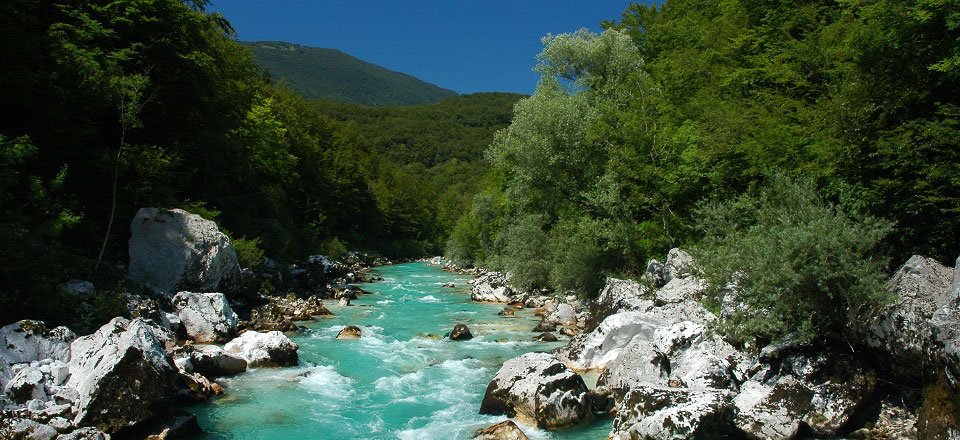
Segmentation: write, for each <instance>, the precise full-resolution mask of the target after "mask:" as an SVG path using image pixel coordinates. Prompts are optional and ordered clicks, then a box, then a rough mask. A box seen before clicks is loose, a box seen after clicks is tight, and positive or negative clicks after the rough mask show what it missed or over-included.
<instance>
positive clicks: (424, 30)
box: [208, 0, 630, 94]
mask: <svg viewBox="0 0 960 440" xmlns="http://www.w3.org/2000/svg"><path fill="white" fill-rule="evenodd" d="M629 3H630V2H629V1H627V0H549V1H547V0H407V1H402V0H353V1H347V0H273V1H271V0H213V2H212V4H211V5H210V6H209V8H208V10H209V11H215V12H220V13H221V14H223V15H224V16H225V17H226V18H227V19H228V20H230V22H231V23H232V24H233V27H234V28H235V29H236V30H237V36H238V37H239V39H240V40H242V41H256V40H273V41H287V42H291V43H297V44H302V45H305V46H314V47H328V48H333V49H338V50H341V51H343V52H346V53H348V54H350V55H353V56H355V57H357V58H360V59H362V60H364V61H368V62H371V63H374V64H379V65H381V66H383V67H386V68H388V69H391V70H396V71H398V72H403V73H407V74H410V75H413V76H415V77H417V78H420V79H422V80H424V81H427V82H430V83H433V84H436V85H438V86H440V87H444V88H448V89H451V90H454V91H456V92H458V93H473V92H490V91H502V92H517V93H525V94H531V93H533V89H534V86H535V85H536V82H537V75H536V74H535V73H533V72H532V71H531V69H532V68H533V66H534V65H535V64H536V55H537V53H539V52H540V49H541V48H542V45H541V43H540V38H541V37H543V36H544V35H546V34H548V33H551V34H560V33H565V32H573V31H576V30H577V29H579V28H582V27H585V28H588V29H591V30H593V31H595V32H599V31H600V26H599V23H600V22H601V21H603V20H613V19H619V18H620V14H621V13H622V12H623V10H624V9H626V7H627V5H628V4H629Z"/></svg>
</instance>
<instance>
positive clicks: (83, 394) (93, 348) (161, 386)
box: [66, 318, 177, 432]
mask: <svg viewBox="0 0 960 440" xmlns="http://www.w3.org/2000/svg"><path fill="white" fill-rule="evenodd" d="M151 326H152V325H151V324H150V323H149V322H148V321H144V320H143V319H134V320H132V321H128V320H127V319H124V318H114V319H113V320H111V321H110V322H109V323H107V324H105V325H104V326H103V327H100V329H98V330H97V331H96V332H94V333H93V334H91V335H88V336H84V337H81V338H78V339H77V340H75V341H73V343H72V344H71V347H70V350H71V352H72V357H71V359H70V364H69V366H70V379H69V380H68V381H67V384H66V385H67V386H68V387H70V388H73V389H75V390H76V391H77V393H78V395H79V400H78V401H77V402H76V405H75V406H76V410H77V415H76V417H75V418H74V424H75V425H77V426H96V427H97V428H99V429H101V430H103V431H106V432H116V431H118V430H121V429H123V428H126V427H129V426H131V425H134V424H136V423H139V422H142V421H144V420H147V419H149V418H151V417H153V416H155V415H157V414H159V413H160V412H162V411H163V410H164V409H166V405H167V404H168V402H169V401H170V399H171V398H172V397H173V396H174V392H175V390H174V387H175V383H176V380H177V368H176V367H175V366H174V364H173V361H172V360H171V359H170V356H169V355H167V352H166V351H164V347H163V344H162V343H160V341H159V340H157V337H156V335H155V330H153V329H152V328H151Z"/></svg>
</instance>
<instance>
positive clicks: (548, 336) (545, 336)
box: [533, 332, 558, 342]
mask: <svg viewBox="0 0 960 440" xmlns="http://www.w3.org/2000/svg"><path fill="white" fill-rule="evenodd" d="M533 340H535V341H539V342H557V341H558V339H557V336H556V335H554V334H553V333H550V332H546V333H541V334H539V335H537V336H534V338H533Z"/></svg>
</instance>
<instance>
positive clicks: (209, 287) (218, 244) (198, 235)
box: [128, 208, 240, 295]
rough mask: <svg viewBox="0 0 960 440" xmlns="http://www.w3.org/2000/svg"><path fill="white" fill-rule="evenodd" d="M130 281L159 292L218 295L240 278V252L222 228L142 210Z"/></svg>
mask: <svg viewBox="0 0 960 440" xmlns="http://www.w3.org/2000/svg"><path fill="white" fill-rule="evenodd" d="M129 253H130V264H129V267H128V277H129V278H130V279H131V280H133V281H136V282H139V283H142V284H144V285H146V286H147V287H150V288H151V289H153V290H154V291H156V292H158V293H164V294H167V295H172V294H174V293H175V292H178V291H181V290H194V291H201V292H213V291H217V290H221V289H223V288H229V287H231V286H234V285H236V283H238V282H239V279H240V265H239V264H238V263H237V253H236V251H234V249H233V245H231V244H230V239H229V238H227V236H226V235H224V234H223V233H222V232H220V230H219V229H218V228H217V224H216V223H214V222H212V221H210V220H206V219H204V218H203V217H200V216H199V215H196V214H191V213H189V212H186V211H184V210H181V209H170V210H167V209H157V208H142V209H140V211H138V212H137V214H136V215H135V216H134V217H133V221H132V222H131V224H130V241H129Z"/></svg>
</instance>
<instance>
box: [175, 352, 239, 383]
mask: <svg viewBox="0 0 960 440" xmlns="http://www.w3.org/2000/svg"><path fill="white" fill-rule="evenodd" d="M190 365H191V367H192V371H196V372H197V373H200V374H202V375H204V376H207V377H218V376H230V375H234V374H240V373H243V372H244V371H247V361H246V360H245V359H243V358H242V357H240V356H237V355H234V354H232V353H227V352H226V351H224V350H223V349H222V348H220V347H218V346H216V345H206V346H202V347H196V349H195V350H194V351H193V353H191V355H190ZM181 370H182V369H181Z"/></svg>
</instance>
